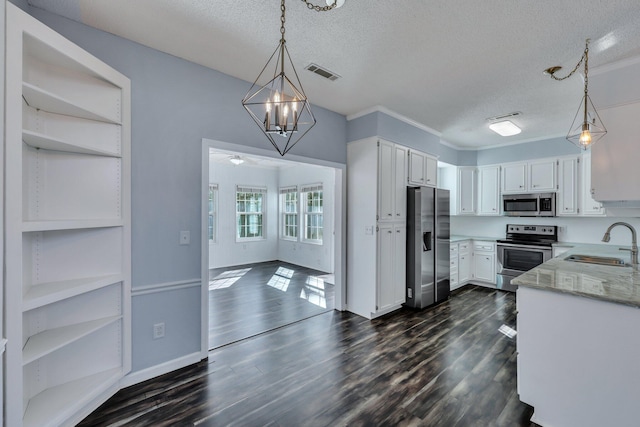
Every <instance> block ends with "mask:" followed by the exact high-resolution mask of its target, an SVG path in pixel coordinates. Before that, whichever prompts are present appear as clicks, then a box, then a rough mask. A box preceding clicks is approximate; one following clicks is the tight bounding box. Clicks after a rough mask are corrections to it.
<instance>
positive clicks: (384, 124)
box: [347, 111, 580, 166]
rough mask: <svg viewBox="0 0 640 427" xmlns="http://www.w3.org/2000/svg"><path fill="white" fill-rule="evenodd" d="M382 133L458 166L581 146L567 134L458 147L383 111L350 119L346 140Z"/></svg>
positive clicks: (556, 152)
mask: <svg viewBox="0 0 640 427" xmlns="http://www.w3.org/2000/svg"><path fill="white" fill-rule="evenodd" d="M373 136H379V137H381V138H384V139H386V140H389V141H391V142H395V143H398V144H402V145H405V146H407V147H409V148H415V149H416V150H420V151H424V152H426V153H429V154H433V155H436V156H438V160H439V161H441V162H445V163H449V164H452V165H456V166H478V165H490V164H498V163H506V162H516V161H520V160H527V159H538V158H543V157H553V156H565V155H572V154H578V153H579V152H580V149H579V148H578V147H576V146H575V145H573V144H571V143H569V141H567V140H566V139H564V138H551V139H546V140H541V141H533V142H527V143H522V144H515V145H509V146H506V147H496V148H488V149H484V150H457V149H455V148H452V147H449V146H447V145H444V144H442V143H441V141H440V138H439V137H437V136H435V135H433V134H432V133H430V132H427V131H426V130H424V129H419V128H417V127H415V126H412V125H411V124H409V123H406V122H404V121H402V120H398V119H396V118H395V117H391V116H389V115H388V114H385V113H383V112H380V111H374V112H372V113H369V114H367V115H365V116H362V117H358V118H356V119H353V120H351V121H349V122H348V125H347V141H357V140H359V139H363V138H368V137H373Z"/></svg>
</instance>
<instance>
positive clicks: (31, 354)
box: [22, 316, 122, 366]
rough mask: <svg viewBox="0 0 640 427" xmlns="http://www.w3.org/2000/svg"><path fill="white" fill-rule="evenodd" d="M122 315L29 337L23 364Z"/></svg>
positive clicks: (102, 326) (23, 350)
mask: <svg viewBox="0 0 640 427" xmlns="http://www.w3.org/2000/svg"><path fill="white" fill-rule="evenodd" d="M121 318H122V316H111V317H105V318H103V319H97V320H90V321H88V322H82V323H76V324H73V325H69V326H62V327H60V328H55V329H49V330H46V331H43V332H40V333H39V334H36V335H33V336H31V337H29V339H27V343H26V344H25V345H24V348H23V349H22V365H23V366H24V365H26V364H28V363H31V362H33V361H34V360H37V359H39V358H41V357H44V356H46V355H47V354H49V353H53V352H54V351H56V350H58V349H60V348H62V347H64V346H65V345H67V344H71V343H72V342H74V341H77V340H79V339H80V338H82V337H85V336H87V335H89V334H91V333H92V332H95V331H97V330H98V329H101V328H104V327H105V326H107V325H109V324H111V323H113V322H115V321H117V320H119V319H121Z"/></svg>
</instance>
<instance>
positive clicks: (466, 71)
mask: <svg viewBox="0 0 640 427" xmlns="http://www.w3.org/2000/svg"><path fill="white" fill-rule="evenodd" d="M316 1H317V2H318V3H320V2H323V1H324V0H316ZM29 3H30V4H31V5H32V6H36V7H39V8H42V9H46V10H48V11H50V12H53V13H57V14H60V15H63V16H67V17H69V18H71V19H74V20H77V21H80V22H83V23H85V24H87V25H90V26H92V27H96V28H99V29H101V30H104V31H107V32H110V33H113V34H117V35H119V36H121V37H124V38H127V39H130V40H133V41H136V42H138V43H141V44H143V45H146V46H150V47H152V48H155V49H158V50H161V51H164V52H167V53H170V54H172V55H175V56H178V57H181V58H184V59H187V60H189V61H193V62H196V63H198V64H201V65H204V66H207V67H209V68H213V69H216V70H219V71H222V72H224V73H226V74H229V75H232V76H235V77H238V78H241V79H244V80H246V81H248V82H253V80H254V79H255V78H256V76H257V75H258V73H259V72H260V70H261V69H262V67H263V66H264V64H265V63H266V61H267V59H268V58H269V55H271V53H272V52H273V50H274V49H275V47H276V45H277V43H278V40H279V37H280V32H279V26H280V20H279V13H280V2H279V1H278V0H260V1H238V0H234V1H230V0H135V1H132V0H29ZM286 16H287V24H286V39H287V46H288V48H289V52H290V53H291V57H292V59H293V61H294V64H295V66H296V68H297V70H298V74H299V75H300V79H301V81H302V83H303V85H304V89H305V91H306V93H307V96H308V97H309V99H310V101H311V103H312V104H314V105H319V106H322V107H325V108H328V109H330V110H333V111H336V112H338V113H341V114H344V115H346V116H353V115H357V114H359V113H361V112H363V111H368V110H370V109H372V108H375V107H377V106H382V107H384V108H386V109H388V110H391V111H393V112H395V113H397V114H400V115H402V116H404V117H406V118H408V119H410V120H413V121H415V122H417V123H420V124H422V125H424V126H426V127H428V128H431V129H433V130H435V131H437V132H439V133H440V134H441V137H442V139H443V140H445V141H447V142H449V143H451V144H453V145H456V146H458V147H467V148H478V147H483V146H484V147H486V146H494V145H500V144H511V143H515V142H524V141H531V140H538V139H546V138H551V137H557V136H564V135H565V134H566V132H567V131H568V130H569V126H570V124H571V122H572V119H573V116H574V114H575V111H576V110H577V108H578V105H579V104H580V100H581V99H580V97H581V95H582V84H583V83H582V79H581V78H580V77H579V76H574V77H572V78H571V79H568V80H565V81H563V82H556V81H553V80H551V79H550V78H549V77H548V76H545V75H543V74H542V70H544V69H545V68H548V67H550V66H552V65H562V66H563V67H564V68H563V70H561V71H560V72H558V74H559V75H564V74H566V72H568V71H569V70H570V69H572V68H573V66H574V65H575V64H576V63H577V62H578V60H579V59H580V56H581V55H582V51H583V49H584V41H585V39H586V38H591V39H592V44H591V49H590V56H589V66H590V69H593V68H596V67H598V66H602V65H604V64H610V63H612V62H616V61H619V60H621V59H626V58H630V57H637V56H639V55H640V1H638V0H556V1H550V0H483V1H478V0H429V1H426V0H394V1H390V0H385V1H383V0H346V2H345V4H344V6H342V7H341V8H339V9H335V10H332V11H329V12H323V13H317V12H315V11H312V10H308V9H307V7H306V6H305V4H304V3H303V2H302V1H297V0H289V1H288V2H287V15H286ZM311 62H313V63H316V64H319V65H321V66H323V67H326V68H327V69H329V70H331V71H333V72H335V73H337V74H339V75H341V76H342V77H341V78H340V79H338V80H337V81H334V82H331V81H329V80H326V79H323V78H322V77H319V76H317V75H315V74H312V73H310V72H308V71H305V70H303V68H304V67H305V66H306V65H308V64H309V63H311ZM249 86H250V84H248V85H247V89H248V88H249ZM244 95H245V94H244V93H238V101H239V100H240V99H241V98H242V97H243V96H244ZM592 100H593V102H594V104H595V105H596V108H598V106H599V104H598V100H597V99H592ZM514 111H520V112H522V113H523V114H522V116H520V117H517V118H515V119H513V122H515V123H516V124H518V125H519V126H520V127H521V128H522V129H523V131H522V133H521V134H519V135H516V136H511V137H506V138H505V137H500V136H497V135H495V134H494V133H493V132H491V131H490V130H489V129H488V127H487V124H488V123H487V122H486V119H487V118H488V117H493V116H499V115H503V114H507V113H510V112H514ZM251 125H252V123H251V122H250V118H249V116H248V115H247V126H251Z"/></svg>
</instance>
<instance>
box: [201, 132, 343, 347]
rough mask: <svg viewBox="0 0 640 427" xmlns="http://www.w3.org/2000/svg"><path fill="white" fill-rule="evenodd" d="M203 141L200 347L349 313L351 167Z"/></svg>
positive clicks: (220, 344) (227, 342) (222, 343)
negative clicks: (346, 178) (346, 224)
mask: <svg viewBox="0 0 640 427" xmlns="http://www.w3.org/2000/svg"><path fill="white" fill-rule="evenodd" d="M203 142H204V143H203V199H204V200H203V208H204V209H203V239H202V240H203V262H202V264H203V265H202V277H203V307H202V309H203V347H202V348H203V349H204V348H206V349H207V350H208V349H212V348H218V347H221V346H224V345H227V344H230V343H233V342H236V341H239V340H241V339H245V338H248V337H251V336H254V335H257V334H260V333H264V332H267V331H269V330H273V329H276V328H279V327H282V326H285V325H287V324H291V323H294V322H297V321H300V320H303V319H306V318H308V317H311V316H315V315H317V314H321V313H324V312H326V311H330V310H333V309H342V304H343V301H344V299H343V286H342V275H343V271H344V262H343V258H344V257H342V255H341V254H342V253H343V245H344V243H343V240H344V239H343V238H342V234H343V219H344V215H343V207H344V202H343V197H344V191H343V187H344V182H343V175H344V165H334V164H326V162H322V161H316V160H312V159H305V158H300V157H296V158H294V156H289V155H288V156H287V160H284V159H282V158H279V157H275V156H273V155H272V153H270V152H266V150H259V149H251V148H250V147H242V146H236V145H233V144H226V143H221V142H217V141H211V140H203ZM336 166H338V167H336ZM205 211H206V212H205ZM205 317H206V319H205Z"/></svg>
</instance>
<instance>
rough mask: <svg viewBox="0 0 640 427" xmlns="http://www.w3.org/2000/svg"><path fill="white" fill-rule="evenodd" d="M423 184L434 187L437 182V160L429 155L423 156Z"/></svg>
mask: <svg viewBox="0 0 640 427" xmlns="http://www.w3.org/2000/svg"><path fill="white" fill-rule="evenodd" d="M424 169H425V184H426V185H429V186H431V187H435V186H436V185H437V183H438V160H437V159H435V158H434V157H431V156H425V163H424Z"/></svg>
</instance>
